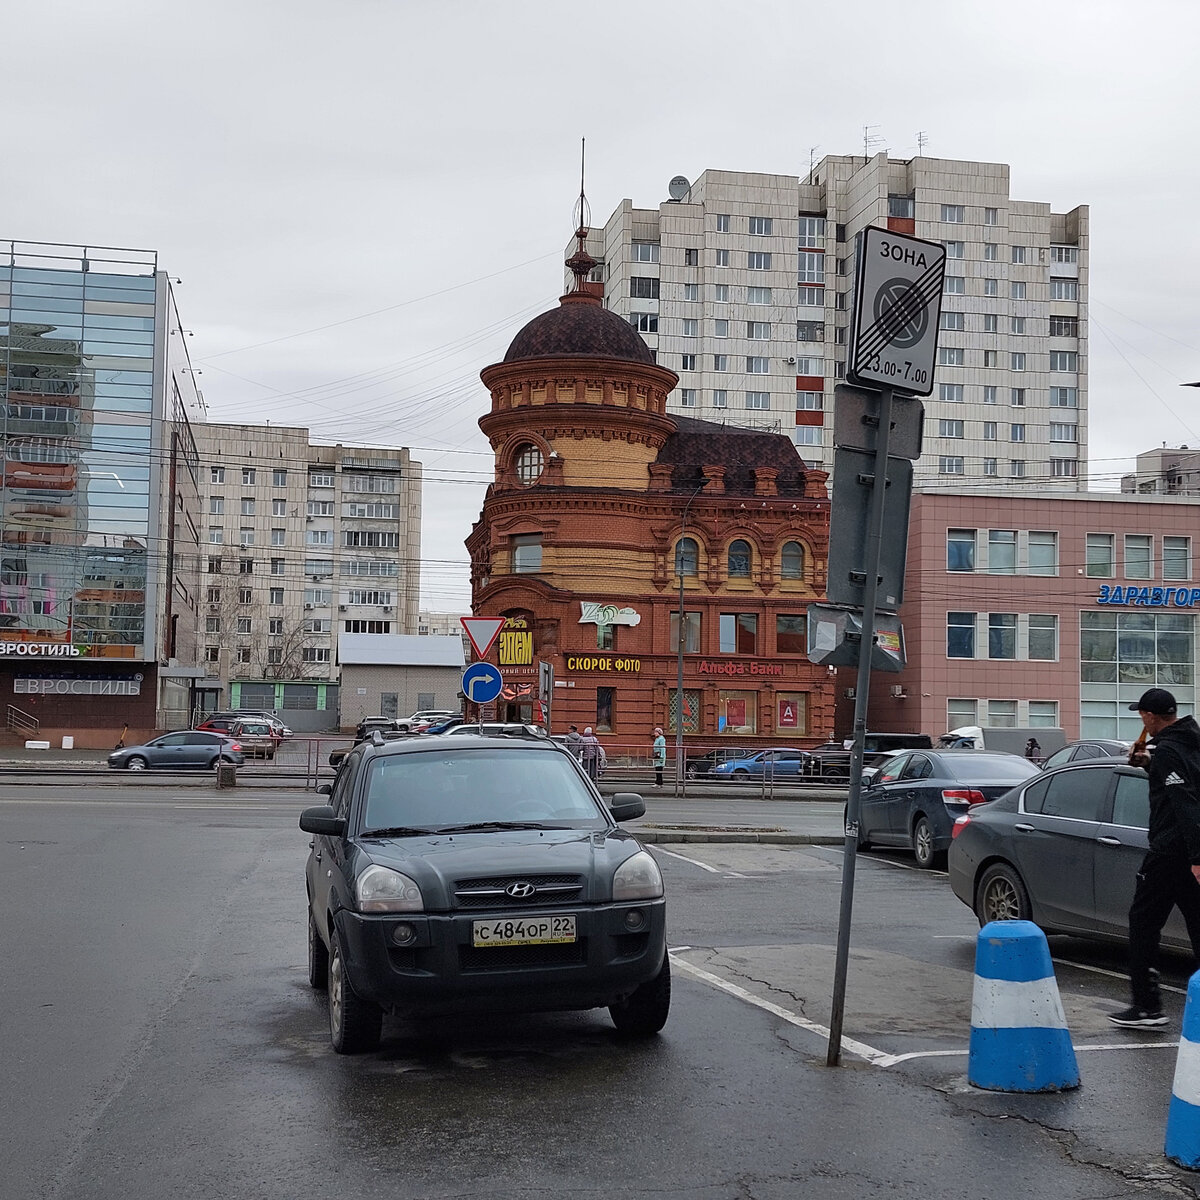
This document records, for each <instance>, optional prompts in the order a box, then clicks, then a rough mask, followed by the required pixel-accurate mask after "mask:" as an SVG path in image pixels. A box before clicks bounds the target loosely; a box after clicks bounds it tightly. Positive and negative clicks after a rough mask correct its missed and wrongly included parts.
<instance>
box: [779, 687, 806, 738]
mask: <svg viewBox="0 0 1200 1200" xmlns="http://www.w3.org/2000/svg"><path fill="white" fill-rule="evenodd" d="M775 730H776V732H777V733H786V734H791V735H795V736H802V735H804V734H806V733H808V694H807V693H806V692H777V693H776V694H775Z"/></svg>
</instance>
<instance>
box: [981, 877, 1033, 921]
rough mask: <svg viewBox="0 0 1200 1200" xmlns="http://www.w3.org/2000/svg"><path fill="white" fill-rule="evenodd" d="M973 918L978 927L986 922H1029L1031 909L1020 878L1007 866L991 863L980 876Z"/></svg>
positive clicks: (1031, 914)
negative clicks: (976, 921)
mask: <svg viewBox="0 0 1200 1200" xmlns="http://www.w3.org/2000/svg"><path fill="white" fill-rule="evenodd" d="M975 915H976V916H977V917H978V918H979V924H980V925H986V924H987V923H988V922H989V921H1030V920H1032V919H1033V910H1032V908H1031V906H1030V904H1029V893H1028V892H1027V891H1026V890H1025V885H1024V884H1023V883H1022V882H1021V877H1020V876H1019V875H1018V874H1017V873H1016V871H1014V870H1013V868H1012V867H1010V866H1009V865H1008V863H993V864H992V865H991V866H990V867H988V869H987V870H986V871H984V873H983V878H982V879H981V880H980V881H979V887H978V889H977V890H976V892H975Z"/></svg>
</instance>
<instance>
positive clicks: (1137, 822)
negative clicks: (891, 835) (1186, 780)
mask: <svg viewBox="0 0 1200 1200" xmlns="http://www.w3.org/2000/svg"><path fill="white" fill-rule="evenodd" d="M1149 816H1150V797H1149V792H1148V782H1147V779H1146V773H1145V771H1142V770H1140V769H1138V768H1137V767H1130V766H1128V765H1126V764H1125V763H1124V762H1123V761H1121V760H1120V759H1117V758H1106V759H1094V760H1092V761H1090V762H1084V763H1081V764H1079V765H1078V766H1067V767H1061V768H1059V769H1058V770H1055V771H1049V772H1045V773H1043V774H1040V775H1039V776H1038V777H1037V778H1036V779H1033V780H1031V781H1029V782H1028V783H1026V784H1025V785H1024V786H1023V787H1020V788H1017V789H1015V790H1014V791H1012V792H1010V793H1009V794H1008V795H1007V796H1004V797H1002V798H1001V799H999V800H997V801H995V802H994V803H992V804H981V805H979V806H978V807H977V808H973V809H971V810H970V812H968V813H967V814H966V815H965V817H964V818H963V819H962V820H961V821H960V822H959V824H958V826H957V828H956V830H955V838H954V841H953V843H952V845H951V847H950V856H949V868H950V886H951V887H952V888H953V889H954V894H955V895H956V896H957V897H958V898H959V899H960V900H961V901H962V902H963V903H964V904H965V905H967V907H968V908H970V909H971V910H972V911H973V912H974V913H975V914H976V916H977V917H978V918H979V922H980V924H986V923H987V922H988V921H1033V922H1035V923H1036V924H1038V925H1040V926H1041V927H1042V929H1044V930H1045V931H1046V932H1047V933H1072V934H1077V935H1080V936H1082V937H1091V938H1100V939H1104V940H1108V941H1116V942H1125V941H1127V940H1128V937H1129V904H1130V901H1132V899H1133V888H1134V882H1135V877H1136V875H1137V872H1138V870H1139V868H1140V867H1141V864H1142V859H1143V857H1144V856H1145V853H1146V827H1147V823H1148V821H1149ZM1163 942H1164V944H1166V945H1170V946H1172V947H1174V948H1175V949H1179V950H1188V949H1189V948H1190V943H1189V941H1188V936H1187V930H1186V929H1185V928H1184V924H1183V919H1182V918H1181V917H1180V916H1179V913H1178V912H1177V911H1176V912H1172V914H1171V918H1170V920H1169V921H1168V922H1167V927H1166V930H1165V931H1164V936H1163Z"/></svg>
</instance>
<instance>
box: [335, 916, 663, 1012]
mask: <svg viewBox="0 0 1200 1200" xmlns="http://www.w3.org/2000/svg"><path fill="white" fill-rule="evenodd" d="M543 915H555V916H557V915H572V916H574V918H575V936H576V940H575V941H574V942H570V943H566V944H553V945H541V946H516V947H501V946H488V947H475V946H474V945H473V924H474V922H475V921H490V920H507V919H513V918H520V917H525V918H528V917H532V916H543ZM638 918H640V921H641V924H640V926H638V925H637V921H638ZM631 922H632V923H633V924H634V925H635V926H636V927H635V928H633V929H631V928H630V924H631ZM334 923H335V925H336V927H337V932H338V937H339V939H340V940H341V944H342V952H343V956H344V959H345V964H346V972H347V976H348V978H349V981H350V985H351V986H352V987H353V989H354V991H355V992H356V993H357V994H358V995H359V996H361V997H362V998H363V999H365V1000H372V1001H374V1002H375V1003H376V1004H379V1005H381V1006H382V1007H384V1008H387V1009H394V1010H399V1011H403V1012H422V1011H425V1012H434V1011H436V1012H472V1011H492V1012H495V1011H523V1012H536V1011H552V1010H561V1009H572V1008H576V1009H584V1008H601V1007H605V1006H607V1005H609V1004H615V1003H618V1002H619V1001H621V1000H623V999H624V998H625V997H627V996H628V995H629V994H630V993H631V992H632V991H633V990H634V989H635V988H637V987H638V986H639V985H641V984H643V983H647V982H648V981H649V980H651V979H653V978H654V977H655V976H656V975H657V974H658V972H659V970H660V969H661V967H662V962H663V957H664V956H665V954H666V901H665V900H664V899H662V898H661V897H660V898H659V899H657V900H639V901H629V902H620V903H612V904H598V905H587V906H580V905H567V906H564V907H563V908H553V909H545V910H542V909H522V910H517V911H513V910H484V911H478V910H471V911H469V912H464V913H454V914H442V913H413V914H408V913H395V914H393V913H389V914H379V915H375V914H369V915H362V914H359V913H354V912H350V911H349V910H347V909H342V910H341V911H339V912H338V913H337V914H336V915H335V917H334ZM405 927H410V928H411V930H412V933H413V937H412V940H411V941H406V942H405V944H403V945H398V944H397V941H396V933H397V930H400V931H401V932H402V933H407V930H406V929H405Z"/></svg>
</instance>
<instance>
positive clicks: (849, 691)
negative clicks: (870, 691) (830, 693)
mask: <svg viewBox="0 0 1200 1200" xmlns="http://www.w3.org/2000/svg"><path fill="white" fill-rule="evenodd" d="M857 694H858V693H857V692H856V691H855V690H854V689H853V688H847V689H846V690H845V691H844V692H843V693H842V695H843V696H845V697H846V699H847V700H853V699H854V697H855V696H856V695H857Z"/></svg>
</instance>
